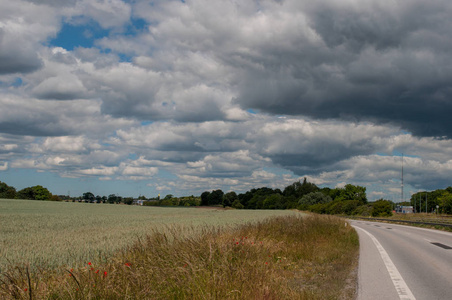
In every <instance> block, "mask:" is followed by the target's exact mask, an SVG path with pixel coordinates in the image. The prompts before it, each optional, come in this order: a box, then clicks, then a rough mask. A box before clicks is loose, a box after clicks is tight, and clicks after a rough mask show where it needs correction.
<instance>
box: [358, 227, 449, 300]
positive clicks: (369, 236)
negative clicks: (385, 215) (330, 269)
mask: <svg viewBox="0 0 452 300" xmlns="http://www.w3.org/2000/svg"><path fill="white" fill-rule="evenodd" d="M350 223H351V224H352V225H353V226H354V227H355V228H356V230H357V232H358V234H359V241H360V259H359V271H358V272H359V275H358V277H359V279H358V300H368V299H372V300H373V299H379V300H380V299H381V300H384V299H388V300H392V299H407V300H408V299H418V300H422V299H426V300H434V299H441V300H442V299H452V233H448V232H443V231H438V230H430V229H423V228H417V227H410V226H403V225H394V224H387V223H377V222H367V221H350Z"/></svg>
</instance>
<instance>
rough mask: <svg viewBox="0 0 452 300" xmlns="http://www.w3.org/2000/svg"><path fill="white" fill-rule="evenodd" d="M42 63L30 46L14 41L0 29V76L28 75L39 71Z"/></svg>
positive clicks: (19, 40)
mask: <svg viewBox="0 0 452 300" xmlns="http://www.w3.org/2000/svg"><path fill="white" fill-rule="evenodd" d="M41 66H42V61H41V59H40V58H39V57H38V55H37V53H36V51H35V49H33V48H32V45H29V44H27V43H22V42H21V38H19V39H16V40H14V39H13V38H12V37H11V36H9V37H8V36H7V34H6V33H5V30H4V29H2V28H0V75H2V74H11V73H29V72H32V71H35V70H37V69H39V68H40V67H41Z"/></svg>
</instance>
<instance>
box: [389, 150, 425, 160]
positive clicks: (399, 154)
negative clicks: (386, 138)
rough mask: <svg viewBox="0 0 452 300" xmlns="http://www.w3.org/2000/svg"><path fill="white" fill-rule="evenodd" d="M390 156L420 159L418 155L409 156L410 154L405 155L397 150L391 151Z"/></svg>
mask: <svg viewBox="0 0 452 300" xmlns="http://www.w3.org/2000/svg"><path fill="white" fill-rule="evenodd" d="M392 155H393V156H402V155H403V156H404V157H415V158H417V157H420V156H419V155H411V154H409V153H405V152H400V151H399V150H397V149H394V150H393V151H392Z"/></svg>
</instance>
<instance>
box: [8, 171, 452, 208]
mask: <svg viewBox="0 0 452 300" xmlns="http://www.w3.org/2000/svg"><path fill="white" fill-rule="evenodd" d="M0 198H7V199H30V200H53V201H83V202H87V203H110V204H118V203H124V204H129V205H130V204H133V203H134V200H137V199H134V198H133V197H121V196H118V195H116V194H110V195H109V196H99V195H97V196H95V195H94V194H93V193H91V192H86V193H83V195H82V196H80V197H69V196H65V195H59V196H58V195H53V194H52V193H50V192H49V190H48V189H47V188H45V187H42V186H40V185H36V186H32V187H27V188H24V189H22V190H19V191H16V189H15V188H14V187H12V186H8V185H7V184H6V183H4V182H1V181H0ZM138 200H144V201H143V205H147V206H223V207H231V208H236V209H299V210H307V211H312V212H315V213H320V214H334V215H341V214H342V215H362V216H390V215H392V211H393V208H394V206H395V203H394V202H392V201H390V200H385V199H379V200H377V201H374V202H368V201H367V195H366V188H365V187H362V186H359V185H352V184H347V185H345V186H344V187H343V188H334V189H331V188H328V187H325V188H319V187H318V186H317V185H315V184H314V183H311V182H308V181H307V180H306V178H304V180H303V182H301V181H296V182H294V183H292V184H290V185H288V186H286V187H285V188H284V189H283V190H280V189H272V188H268V187H261V188H254V189H251V190H249V191H247V192H245V193H240V194H237V193H236V192H234V191H231V192H228V193H224V192H223V191H222V190H221V189H217V190H212V191H210V192H209V191H205V192H203V193H202V194H201V195H200V196H199V197H195V196H193V195H192V196H186V197H174V196H173V195H171V194H169V195H166V196H165V197H164V198H163V199H160V196H159V197H155V198H146V197H145V196H140V197H139V198H138ZM398 204H399V205H411V206H413V207H414V208H415V212H430V213H431V212H435V211H436V212H440V213H446V214H452V187H448V188H446V189H438V190H435V191H430V192H427V191H422V192H417V193H415V194H413V195H412V196H411V199H410V201H409V202H408V201H407V202H403V203H398Z"/></svg>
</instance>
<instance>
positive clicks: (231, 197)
mask: <svg viewBox="0 0 452 300" xmlns="http://www.w3.org/2000/svg"><path fill="white" fill-rule="evenodd" d="M238 199H239V198H238V196H237V194H236V193H235V192H229V193H226V194H224V196H223V203H222V204H223V207H226V206H231V205H232V203H233V202H234V201H235V200H238Z"/></svg>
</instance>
